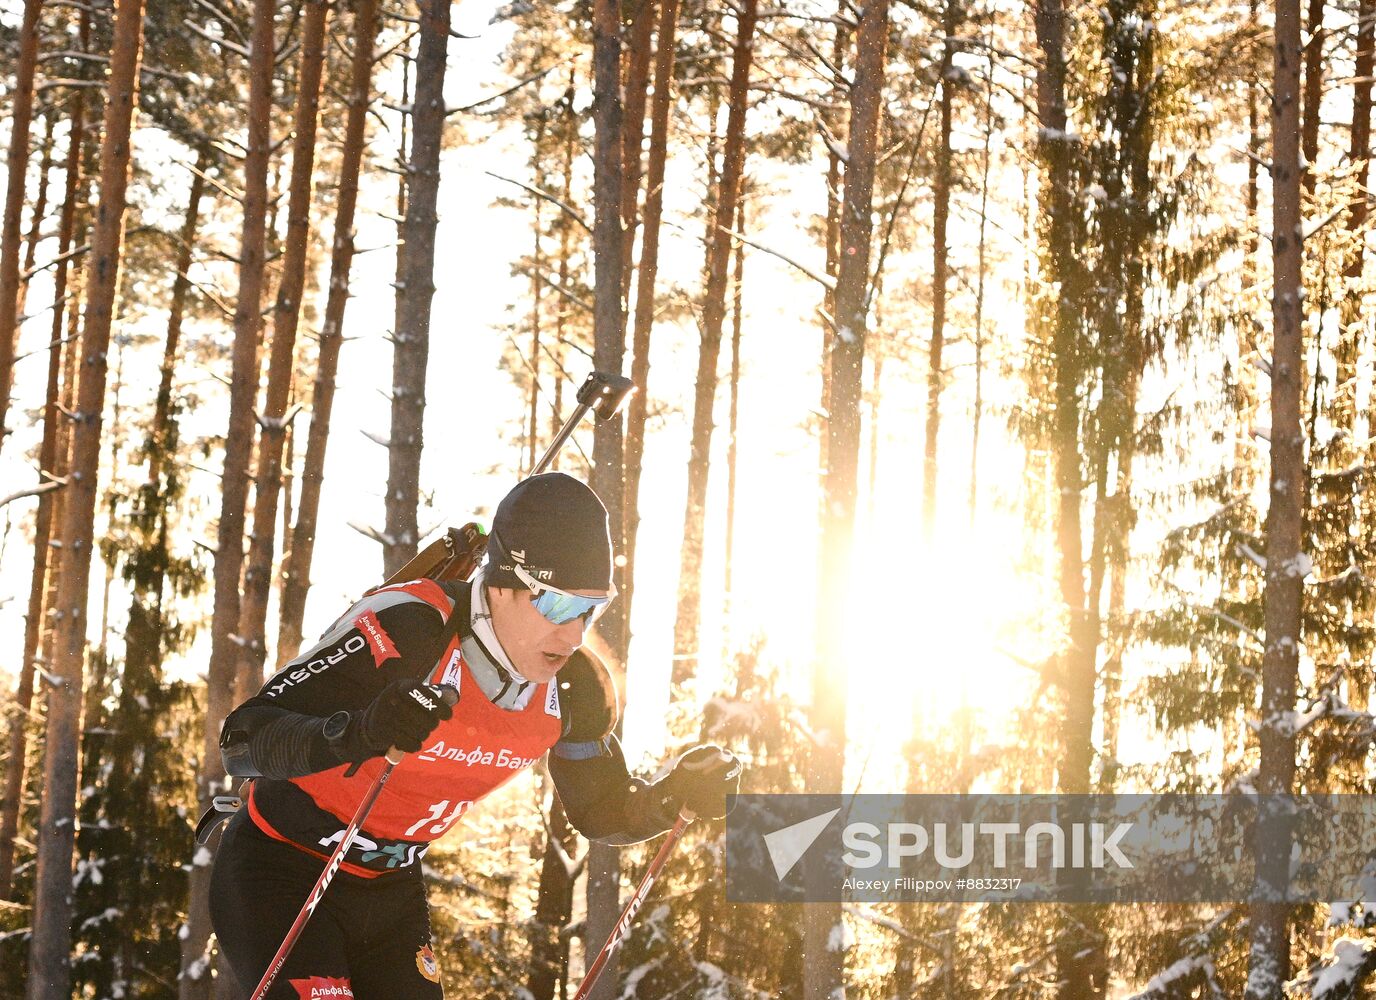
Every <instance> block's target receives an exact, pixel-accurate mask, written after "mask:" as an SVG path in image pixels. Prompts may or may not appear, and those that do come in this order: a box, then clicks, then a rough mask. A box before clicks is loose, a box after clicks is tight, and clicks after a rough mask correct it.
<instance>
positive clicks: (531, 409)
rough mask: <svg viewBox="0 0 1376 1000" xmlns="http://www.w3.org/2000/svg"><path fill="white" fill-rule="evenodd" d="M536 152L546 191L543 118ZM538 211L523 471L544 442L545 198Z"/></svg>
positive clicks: (536, 174) (535, 168) (538, 180)
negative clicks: (542, 341)
mask: <svg viewBox="0 0 1376 1000" xmlns="http://www.w3.org/2000/svg"><path fill="white" fill-rule="evenodd" d="M533 145H534V147H535V151H534V153H533V154H532V155H531V158H530V159H531V163H530V166H531V173H532V180H533V182H534V184H535V186H536V187H537V188H540V189H542V190H543V189H544V186H545V172H544V167H543V154H544V145H545V119H544V118H543V117H542V118H541V119H540V124H539V127H538V128H537V129H536V132H535V142H534V144H533ZM531 200H532V201H533V203H534V204H533V206H532V207H533V208H534V210H535V245H534V246H533V247H532V248H531V256H530V259H531V272H530V298H531V306H530V396H529V399H528V402H527V408H526V441H525V444H526V449H525V450H526V454H525V456H524V458H523V459H522V472H523V474H524V473H525V472H526V470H531V469H534V468H535V463H536V461H538V458H537V455H538V450H539V442H540V324H541V321H542V320H543V319H544V311H543V309H544V302H543V300H544V289H545V247H544V239H543V237H544V225H545V220H544V206H545V202H544V199H543V198H533V199H531Z"/></svg>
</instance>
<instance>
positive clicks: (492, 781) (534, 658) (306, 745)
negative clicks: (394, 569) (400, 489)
mask: <svg viewBox="0 0 1376 1000" xmlns="http://www.w3.org/2000/svg"><path fill="white" fill-rule="evenodd" d="M611 576H612V551H611V543H610V538H609V532H608V526H607V512H606V510H605V508H604V507H603V506H602V503H601V501H600V500H599V499H598V497H597V495H596V494H595V493H594V492H593V491H592V490H591V489H589V488H588V487H587V486H585V485H584V484H582V483H580V482H579V481H578V480H576V479H573V478H572V477H570V476H566V475H563V474H562V473H546V474H543V475H539V476H534V477H532V478H530V479H527V480H525V481H524V482H522V483H520V484H519V485H518V486H516V487H515V488H514V489H513V490H512V491H511V492H510V493H509V494H508V495H507V496H506V497H505V499H503V500H502V502H501V504H500V505H499V506H498V508H497V512H496V515H495V517H494V519H493V525H492V532H491V534H490V536H489V539H488V547H487V561H486V562H485V563H484V564H483V566H482V567H481V568H480V569H479V571H478V573H477V574H476V575H475V577H474V579H473V580H472V581H471V583H470V582H458V583H442V584H441V583H436V582H435V581H433V580H416V581H411V582H407V583H401V584H397V585H394V586H387V587H383V588H381V589H379V590H377V591H375V592H373V593H371V594H369V595H368V596H367V597H365V598H364V599H363V600H362V601H360V602H358V603H357V604H355V605H354V606H353V607H352V608H350V609H349V611H348V612H346V613H345V615H344V616H343V617H342V618H340V619H339V621H337V622H336V623H335V624H334V625H333V626H332V627H331V628H330V629H329V630H328V631H326V633H325V635H324V636H323V637H322V638H321V639H320V641H319V642H317V643H316V644H315V645H314V646H313V647H311V648H310V649H309V650H306V651H304V652H302V654H301V655H300V656H298V657H297V658H296V659H294V660H292V661H291V662H290V663H288V664H287V665H286V666H284V667H283V668H282V669H281V670H280V671H278V672H277V673H276V674H275V675H274V676H273V677H272V678H271V679H269V680H268V681H267V683H266V684H264V685H263V688H262V690H260V691H259V692H258V694H257V695H255V696H254V697H252V698H250V699H249V700H248V701H246V702H244V703H243V704H242V705H240V706H239V707H238V708H237V709H235V710H234V711H233V712H232V713H231V714H230V715H229V717H228V718H227V719H226V720H225V724H224V728H223V731H222V735H221V750H222V753H223V756H224V759H225V767H226V770H227V771H228V773H229V774H231V775H233V776H236V777H248V778H252V779H253V781H252V782H251V790H250V792H249V794H248V795H247V801H246V806H247V807H246V808H244V809H240V810H239V811H238V812H237V813H236V814H235V815H234V817H233V818H232V819H231V820H230V823H229V826H228V827H227V829H226V830H225V834H224V837H223V839H222V841H221V843H220V847H219V851H218V853H217V856H216V859H215V867H214V870H213V873H212V876H211V919H212V922H213V924H214V927H215V932H216V935H217V937H218V938H219V942H220V947H221V950H222V951H223V953H224V955H225V957H226V959H227V960H228V964H229V966H230V968H231V969H232V970H233V974H234V976H235V978H236V979H237V980H238V982H239V984H240V986H241V987H242V988H243V991H244V995H245V996H247V994H248V991H249V990H251V989H252V988H253V986H254V984H256V983H257V982H258V980H259V977H260V976H262V974H263V972H264V970H265V969H266V967H267V965H268V963H269V962H270V960H271V959H272V958H273V956H274V954H275V952H276V950H277V948H278V946H279V945H280V944H281V943H282V940H283V936H284V935H285V934H286V932H287V930H288V928H289V927H290V926H291V924H292V921H293V919H294V918H295V917H296V915H297V913H298V911H299V910H300V908H301V905H302V903H303V902H304V901H305V899H306V896H307V894H308V893H309V892H310V891H311V889H312V887H313V885H314V884H315V880H316V878H317V877H318V876H319V875H320V872H321V867H322V864H323V862H324V860H325V859H326V858H328V857H329V855H330V853H331V851H332V850H333V849H334V847H335V846H336V845H337V844H338V843H339V842H340V840H341V838H342V837H343V833H344V829H345V827H346V825H347V824H348V822H349V819H350V817H351V816H352V814H353V812H354V809H355V807H356V806H357V805H358V803H359V802H360V801H361V800H362V798H363V796H364V794H365V792H366V791H367V789H368V788H369V787H370V785H371V784H372V782H373V780H374V778H375V777H376V776H377V775H378V773H379V772H380V771H381V769H382V768H383V766H384V761H383V755H384V754H386V753H387V751H388V749H389V748H391V747H396V748H397V749H399V750H402V751H405V752H406V754H407V756H406V757H405V758H403V759H402V761H401V763H399V764H398V765H396V768H395V770H394V772H393V773H392V775H391V777H390V779H389V781H388V784H387V785H386V786H385V787H384V789H383V792H382V795H381V797H380V798H379V799H378V800H377V802H376V805H375V806H374V808H373V810H372V812H371V813H370V814H369V816H368V819H367V821H366V823H365V824H364V827H363V829H362V831H361V832H360V834H359V836H358V837H357V838H356V839H355V840H354V842H353V844H352V845H351V846H350V848H349V850H348V852H347V854H346V855H345V857H344V862H343V865H342V867H341V870H340V872H339V874H338V875H337V876H336V878H335V880H334V882H333V883H332V884H331V886H330V889H329V891H328V892H327V893H326V894H325V896H324V898H323V900H322V902H321V903H320V905H319V906H318V908H317V909H316V910H315V912H314V913H313V915H312V916H311V918H310V920H309V922H308V923H307V924H306V926H305V929H304V930H303V931H302V932H301V936H300V938H299V939H298V940H297V942H296V945H295V947H294V948H293V950H292V951H291V954H290V956H289V957H288V958H287V961H286V964H285V966H284V967H283V968H282V970H281V973H280V974H279V975H278V977H277V979H276V981H275V982H274V984H273V986H272V988H271V990H270V991H269V992H268V997H271V998H284V1000H286V998H290V1000H297V998H301V997H305V998H315V997H319V998H322V1000H325V998H331V1000H332V998H336V997H355V998H357V1000H422V998H424V1000H434V998H438V997H441V996H442V995H443V991H442V989H441V987H440V970H439V968H438V963H437V962H436V959H435V955H434V952H433V950H432V949H431V940H430V927H429V916H428V911H427V907H426V900H425V885H424V882H423V880H422V876H421V870H420V869H421V865H420V862H421V858H422V857H423V856H424V854H425V851H426V849H427V848H428V846H429V844H430V842H431V841H433V840H435V839H436V838H438V837H440V836H441V835H443V834H444V833H445V832H446V831H448V830H449V829H451V828H452V827H453V826H454V825H455V824H456V823H457V822H458V820H459V819H460V817H462V816H463V814H464V813H465V812H466V811H467V810H468V808H469V807H470V806H471V805H472V804H473V803H474V802H476V801H477V800H479V799H481V798H483V797H484V796H485V795H487V794H489V793H491V792H492V791H494V790H495V789H496V788H498V787H500V786H501V785H502V784H504V783H505V782H506V781H508V780H509V779H510V778H512V777H513V776H514V775H516V774H517V773H519V772H520V771H522V770H524V769H525V768H527V767H529V766H531V765H532V764H534V763H536V762H537V761H538V760H540V759H541V758H542V757H544V756H545V755H546V753H548V755H549V772H550V775H551V777H552V778H553V780H554V784H555V787H556V788H557V789H558V792H559V796H560V799H561V800H562V802H563V804H564V808H565V811H566V812H567V814H568V817H569V821H570V823H572V825H573V826H574V827H575V828H576V829H577V830H578V831H579V832H580V833H582V834H583V835H584V836H586V837H588V838H589V839H592V840H597V841H601V842H603V843H610V844H630V843H636V842H639V841H642V840H647V839H649V838H651V837H654V836H657V835H658V834H660V833H663V832H664V831H665V830H667V829H669V827H670V826H672V825H673V822H674V820H675V818H676V816H677V815H678V813H679V812H680V810H682V809H689V810H691V811H693V812H694V813H696V814H698V815H701V816H705V817H710V818H718V817H721V816H723V815H725V812H726V804H725V801H726V796H727V795H729V794H733V793H734V792H735V791H736V790H737V787H738V785H739V780H740V778H739V776H740V770H741V768H740V764H739V762H738V761H737V760H736V759H735V757H734V756H733V755H732V754H730V753H729V752H727V751H724V750H721V749H719V748H717V747H715V746H710V745H709V746H699V747H695V748H693V749H692V750H689V751H688V752H687V753H685V754H683V755H682V756H681V757H680V758H679V759H678V760H677V761H676V762H675V763H674V765H673V767H672V768H671V769H670V770H669V771H668V773H667V775H666V776H665V777H663V778H662V779H661V780H659V781H657V782H654V783H649V782H646V781H644V780H642V779H639V778H632V777H631V776H630V775H629V773H628V771H627V767H626V762H625V758H624V756H623V754H622V752H621V747H620V745H619V744H618V742H617V739H616V737H615V736H614V735H613V734H612V730H613V728H614V726H615V724H616V721H617V699H616V694H615V689H614V687H613V685H612V682H611V679H610V677H608V675H607V673H606V670H605V669H604V668H603V667H602V665H601V664H600V663H599V662H597V660H596V659H595V658H593V657H592V656H590V655H588V654H587V653H586V652H585V651H583V650H582V649H580V647H581V646H582V643H583V639H584V634H585V630H586V628H587V627H588V626H589V625H590V624H591V623H592V622H593V621H594V620H595V619H596V617H597V616H598V614H600V612H601V611H602V610H603V609H605V608H606V606H607V604H608V603H609V602H610V601H611V600H612V599H613V597H614V596H615V593H614V590H613V587H612V579H611ZM453 616H459V617H458V618H457V619H455V618H454V617H453ZM455 625H457V628H454V626H455ZM556 678H557V679H556ZM451 689H452V690H451ZM455 692H456V693H457V696H458V700H457V703H455V704H453V705H452V707H451V704H450V703H449V702H450V701H452V699H453V695H454V693H455ZM446 694H448V698H446Z"/></svg>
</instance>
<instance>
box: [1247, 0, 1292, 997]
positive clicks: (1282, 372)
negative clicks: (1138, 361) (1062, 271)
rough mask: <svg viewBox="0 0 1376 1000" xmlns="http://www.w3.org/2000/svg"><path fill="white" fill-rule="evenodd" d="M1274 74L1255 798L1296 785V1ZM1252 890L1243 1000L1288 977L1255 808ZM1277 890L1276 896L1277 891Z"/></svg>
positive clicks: (1283, 9)
mask: <svg viewBox="0 0 1376 1000" xmlns="http://www.w3.org/2000/svg"><path fill="white" fill-rule="evenodd" d="M1275 45H1276V52H1275V82H1274V85H1273V89H1272V93H1273V94H1274V97H1273V101H1272V108H1271V136H1272V139H1271V142H1272V155H1271V176H1272V180H1273V184H1274V206H1273V210H1272V230H1271V245H1272V260H1273V267H1274V272H1275V290H1274V293H1273V295H1274V297H1273V300H1272V311H1273V317H1274V324H1275V332H1274V338H1275V339H1274V347H1273V348H1272V360H1271V373H1272V374H1271V484H1270V507H1269V509H1268V511H1267V514H1266V528H1265V530H1266V596H1265V622H1266V652H1265V655H1264V657H1263V659H1262V692H1261V714H1260V725H1259V726H1258V737H1259V742H1260V744H1261V766H1260V770H1259V774H1258V776H1257V790H1258V792H1260V793H1261V794H1262V795H1263V796H1280V795H1288V794H1289V793H1290V792H1292V791H1293V790H1294V780H1295V734H1294V731H1293V728H1292V727H1290V726H1288V725H1285V724H1283V722H1282V720H1284V719H1285V718H1286V717H1287V716H1288V713H1291V712H1293V711H1294V708H1295V687H1296V683H1297V676H1298V671H1299V643H1300V641H1301V635H1300V615H1301V610H1302V606H1303V604H1302V602H1303V580H1304V576H1305V573H1304V570H1303V568H1302V566H1301V565H1300V556H1301V554H1302V552H1301V547H1300V546H1301V528H1302V523H1303V517H1304V511H1303V492H1302V491H1303V485H1304V443H1303V431H1302V428H1301V426H1300V394H1301V390H1302V383H1303V381H1304V365H1303V333H1302V326H1301V317H1302V309H1303V298H1302V295H1303V278H1302V273H1303V272H1302V260H1301V255H1302V251H1303V249H1304V247H1303V238H1302V236H1301V233H1302V229H1301V226H1302V224H1303V214H1302V211H1301V207H1300V206H1301V197H1302V196H1301V191H1300V188H1301V183H1302V181H1301V176H1302V175H1301V169H1302V168H1301V165H1300V150H1299V148H1298V144H1297V142H1296V140H1297V139H1298V138H1299V120H1298V119H1299V100H1300V93H1299V89H1300V81H1299V71H1300V12H1299V0H1277V3H1276V42H1275ZM1255 851H1256V866H1257V893H1258V894H1259V896H1260V901H1258V902H1254V903H1253V904H1252V908H1251V927H1252V930H1251V955H1250V960H1249V963H1248V969H1247V993H1246V996H1247V998H1248V1000H1270V998H1272V997H1277V996H1279V995H1280V994H1281V984H1282V983H1283V982H1284V981H1285V980H1287V979H1288V978H1289V977H1290V937H1289V930H1288V925H1289V908H1288V907H1287V906H1286V905H1285V904H1284V903H1282V902H1278V901H1276V902H1272V901H1270V900H1275V899H1278V898H1283V895H1284V893H1285V891H1286V886H1287V885H1288V882H1289V865H1290V830H1289V826H1288V825H1287V822H1286V818H1285V816H1284V815H1268V814H1267V811H1263V812H1262V813H1261V815H1259V816H1258V828H1257V839H1256V845H1255ZM1276 894H1280V896H1279V897H1278V896H1277V895H1276Z"/></svg>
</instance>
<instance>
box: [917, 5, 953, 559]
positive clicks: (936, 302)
mask: <svg viewBox="0 0 1376 1000" xmlns="http://www.w3.org/2000/svg"><path fill="white" fill-rule="evenodd" d="M958 19H959V12H958V11H957V9H956V0H946V2H945V3H944V4H943V7H942V29H943V34H944V36H945V41H944V42H943V44H942V46H941V62H940V64H939V73H940V77H941V100H940V102H939V104H938V116H939V118H940V128H941V131H940V137H939V139H938V140H937V141H938V146H937V151H936V178H935V182H934V184H933V189H932V338H931V342H930V346H929V349H928V352H927V426H926V436H925V442H924V445H923V450H922V534H923V537H924V538H925V539H926V540H927V542H928V543H929V544H930V543H931V541H932V539H933V538H934V536H935V534H936V472H937V440H938V437H939V435H940V431H941V391H942V389H944V388H945V384H946V373H945V371H943V369H942V363H943V362H942V353H943V351H944V350H945V344H946V284H947V274H948V272H949V268H948V261H949V259H950V247H949V246H947V242H946V225H947V221H948V220H949V218H950V214H951V109H952V105H953V103H954V102H953V100H952V93H951V91H952V90H953V89H954V79H953V78H954V76H955V74H954V73H953V72H952V65H951V59H952V57H953V56H954V55H955V48H956V41H955V35H956V24H957V21H958Z"/></svg>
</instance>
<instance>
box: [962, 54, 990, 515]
mask: <svg viewBox="0 0 1376 1000" xmlns="http://www.w3.org/2000/svg"><path fill="white" fill-rule="evenodd" d="M988 56H989V61H988V64H987V68H986V70H985V74H986V75H985V91H984V104H985V109H986V111H985V117H984V152H983V159H982V160H981V165H980V183H979V249H978V250H977V252H976V257H977V259H978V262H979V263H978V268H979V277H978V279H977V281H976V283H975V402H974V412H973V413H972V414H971V415H970V490H969V495H968V498H967V500H966V506H967V508H968V511H969V518H970V525H971V527H973V526H974V524H975V521H976V519H977V518H978V516H979V433H980V424H981V422H982V420H983V418H984V283H985V279H986V278H987V276H988V267H987V264H986V245H985V234H986V232H987V230H988V223H989V166H990V155H989V147H990V145H991V143H992V141H993V136H994V103H993V93H994V53H993V51H992V50H991V51H989V53H988Z"/></svg>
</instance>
